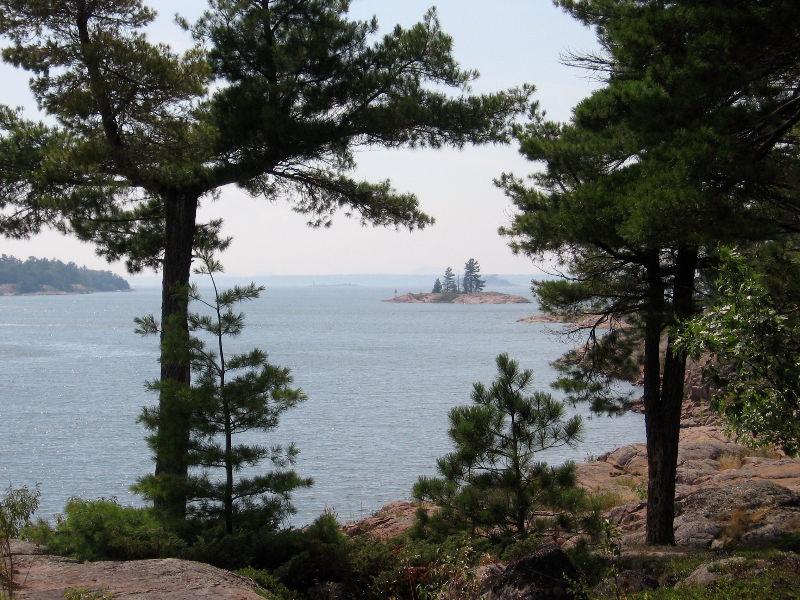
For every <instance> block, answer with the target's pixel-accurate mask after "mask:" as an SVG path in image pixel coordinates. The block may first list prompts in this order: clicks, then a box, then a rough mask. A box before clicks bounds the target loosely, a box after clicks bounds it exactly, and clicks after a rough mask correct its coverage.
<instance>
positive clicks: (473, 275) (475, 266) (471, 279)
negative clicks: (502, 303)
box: [464, 258, 486, 294]
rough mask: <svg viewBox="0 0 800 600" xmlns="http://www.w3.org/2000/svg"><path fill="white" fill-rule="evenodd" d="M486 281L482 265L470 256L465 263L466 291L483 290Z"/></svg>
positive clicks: (469, 292)
mask: <svg viewBox="0 0 800 600" xmlns="http://www.w3.org/2000/svg"><path fill="white" fill-rule="evenodd" d="M484 287H486V281H484V280H483V279H482V278H481V266H480V264H479V263H478V261H477V260H475V259H474V258H470V259H469V260H468V261H467V262H466V264H465V265H464V291H465V292H466V293H468V294H472V293H478V292H482V291H483V288H484Z"/></svg>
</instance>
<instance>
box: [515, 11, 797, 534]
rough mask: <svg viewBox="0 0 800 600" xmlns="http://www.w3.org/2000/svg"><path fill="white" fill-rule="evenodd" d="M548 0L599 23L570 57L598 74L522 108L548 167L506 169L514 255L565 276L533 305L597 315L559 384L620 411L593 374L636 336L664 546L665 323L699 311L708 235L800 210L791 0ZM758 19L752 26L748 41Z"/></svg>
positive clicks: (674, 390) (673, 441)
mask: <svg viewBox="0 0 800 600" xmlns="http://www.w3.org/2000/svg"><path fill="white" fill-rule="evenodd" d="M559 4H561V5H562V6H564V7H566V8H567V10H569V11H570V12H571V13H572V14H573V15H575V16H576V17H577V18H578V19H581V20H583V21H584V22H586V23H587V24H590V25H592V26H593V27H596V28H597V31H598V35H599V36H600V42H601V46H602V47H603V48H604V49H605V51H606V54H605V55H602V56H590V57H577V58H576V59H575V62H576V63H577V64H579V65H582V66H585V67H587V68H589V69H592V70H593V71H595V72H597V73H600V74H601V76H603V77H604V79H605V85H604V86H603V87H601V88H600V89H599V90H597V91H596V92H595V93H593V94H592V95H591V96H590V97H589V98H587V99H585V100H584V101H583V102H581V103H580V104H579V105H578V107H577V108H576V110H575V112H574V116H573V119H572V120H571V121H570V122H569V123H567V124H561V123H553V122H548V121H546V120H545V119H544V118H543V116H542V115H538V114H534V115H533V119H532V122H531V123H530V124H529V125H528V127H527V130H526V131H524V132H523V131H520V134H521V135H520V143H521V147H522V149H523V152H524V153H525V154H526V155H527V156H528V157H529V158H530V159H531V160H534V161H541V162H543V163H544V164H545V166H546V169H545V170H544V171H543V172H541V173H540V174H537V175H536V176H535V186H533V187H528V186H527V185H526V183H525V182H524V181H522V180H517V179H515V178H513V177H510V176H505V177H504V178H503V181H502V185H503V186H504V187H505V189H506V190H507V192H508V193H509V195H510V196H511V197H512V198H513V199H514V201H515V203H516V205H517V206H518V208H519V210H520V212H519V215H518V216H517V217H516V218H515V221H514V224H513V225H512V227H510V228H508V229H506V230H505V232H506V233H509V234H511V235H513V236H514V237H515V241H514V242H513V245H514V248H515V249H516V250H517V251H520V252H524V253H527V254H529V255H532V256H537V257H541V256H544V255H548V256H552V255H553V254H555V255H557V256H559V257H560V258H561V259H562V261H563V265H564V267H565V268H564V270H565V271H568V272H569V273H570V274H571V276H572V277H571V278H570V279H569V280H564V281H550V282H541V283H539V284H537V285H536V286H535V292H536V294H537V295H538V297H539V300H540V303H541V305H542V307H543V308H544V309H545V310H551V311H553V312H560V313H573V314H574V313H578V314H594V315H600V317H598V319H597V322H596V323H595V326H594V327H591V328H590V333H589V336H588V341H587V345H586V348H585V350H584V351H583V352H581V353H580V355H581V356H582V357H583V359H582V360H580V361H578V362H577V363H573V364H572V365H571V366H570V369H571V371H570V373H569V375H570V377H569V379H570V380H569V381H565V382H562V383H563V384H564V385H565V386H566V387H567V389H568V391H570V392H575V391H577V392H579V394H584V393H586V392H589V393H590V394H591V395H593V396H595V399H596V400H599V403H598V404H599V405H603V404H606V405H608V404H616V405H617V406H618V407H624V404H625V401H626V400H627V398H615V397H614V396H613V394H611V393H609V390H608V389H607V387H606V386H605V385H603V384H604V383H607V382H608V381H611V380H613V379H614V378H615V377H616V373H614V372H612V373H603V372H602V371H603V369H604V368H606V367H609V366H610V367H612V368H616V367H621V368H623V370H625V371H627V370H628V369H627V366H626V365H625V364H624V363H625V360H622V361H619V360H617V359H620V358H624V356H623V353H622V352H620V347H622V348H629V344H630V341H631V335H632V336H633V337H634V338H637V339H639V340H641V341H642V344H643V346H644V359H643V365H644V385H643V388H644V390H643V391H644V403H645V423H646V431H647V451H648V473H649V479H648V506H647V509H648V511H647V542H648V543H651V544H669V543H674V531H673V517H674V495H675V474H676V467H677V451H678V434H679V428H680V410H681V404H682V399H683V382H684V374H685V368H686V353H685V352H684V351H683V350H681V349H680V348H677V347H676V346H675V336H674V326H675V325H676V323H678V322H681V321H684V320H686V319H688V318H689V317H691V316H692V315H693V314H694V313H695V312H696V311H697V310H698V309H699V307H698V297H697V294H696V285H697V277H698V273H699V272H701V271H702V269H703V268H704V267H705V266H706V265H708V264H709V263H710V262H711V261H712V260H713V258H714V253H715V252H716V247H717V243H718V242H720V241H732V242H735V241H743V240H756V239H764V238H767V239H768V238H769V237H771V236H774V235H776V234H777V233H778V232H779V231H780V228H781V227H782V225H781V223H782V222H785V221H787V220H792V219H795V220H796V215H795V216H793V215H792V212H793V208H792V207H793V205H794V206H795V207H796V206H797V204H796V200H793V199H792V197H791V193H790V194H788V197H787V190H792V189H794V188H796V186H794V184H793V182H792V180H793V179H794V178H795V177H796V173H797V169H798V162H797V160H796V158H795V157H794V154H795V151H794V150H793V149H790V148H793V147H795V144H796V139H794V138H795V136H796V131H795V129H794V128H795V125H796V124H797V123H798V120H800V111H798V110H796V108H795V109H790V108H789V105H788V104H787V102H788V103H791V104H793V102H794V101H793V100H792V99H793V98H794V91H793V90H794V89H796V85H797V81H798V80H799V79H798V77H799V76H798V70H797V64H798V61H797V58H798V56H800V44H798V43H797V42H796V41H795V40H796V39H797V36H796V35H795V34H794V33H793V32H794V29H793V27H794V25H788V23H789V22H793V19H796V17H797V16H798V14H797V13H798V10H799V9H800V7H798V6H797V5H792V6H789V4H787V3H783V2H767V3H765V4H764V5H763V6H762V5H759V6H758V7H755V5H748V4H742V5H737V6H736V8H735V10H733V9H731V5H730V4H729V3H724V2H703V3H696V2H689V1H678V2H674V3H668V4H664V3H661V2H650V1H647V2H641V3H629V2H623V1H614V0H612V1H611V2H608V1H606V0H577V1H571V0H564V1H563V2H559ZM787 19H788V21H787ZM712 24H713V25H712ZM756 30H757V31H759V32H760V33H763V34H764V37H763V38H759V39H758V42H755V39H756V38H754V37H752V36H753V32H754V31H756ZM778 31H781V32H782V34H781V35H777V32H778ZM644 32H646V34H645V33H644ZM782 36H783V39H782ZM788 39H791V40H792V42H791V43H789V44H788V45H787V40H788ZM756 45H757V46H758V47H755V46H756ZM744 98H746V99H747V101H745V100H743V99H744ZM653 115H659V118H658V119H654V118H653ZM787 207H789V209H787ZM622 317H624V318H625V319H626V320H627V321H628V322H629V323H630V324H631V325H632V330H631V332H632V333H631V335H627V334H625V335H622V334H620V332H614V333H612V334H611V335H608V336H606V337H604V338H603V337H602V336H600V335H598V334H597V326H599V325H600V324H601V323H603V322H606V321H608V320H611V321H612V322H616V321H617V320H618V319H620V318H622ZM663 342H666V352H663V353H662V350H661V349H662V343H663ZM620 345H621V346H620ZM615 346H616V347H615ZM598 395H600V396H602V397H597V396H598ZM617 400H620V401H619V402H618V401H617Z"/></svg>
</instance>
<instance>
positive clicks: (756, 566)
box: [675, 556, 767, 589]
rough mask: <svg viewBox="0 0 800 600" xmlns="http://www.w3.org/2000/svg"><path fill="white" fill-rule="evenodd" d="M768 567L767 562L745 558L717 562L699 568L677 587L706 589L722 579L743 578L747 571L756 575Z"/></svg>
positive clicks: (734, 557)
mask: <svg viewBox="0 0 800 600" xmlns="http://www.w3.org/2000/svg"><path fill="white" fill-rule="evenodd" d="M766 566H767V561H765V560H756V561H748V559H746V558H744V557H743V556H733V557H731V558H724V559H722V560H715V561H714V562H710V563H705V564H702V565H700V566H699V567H697V568H696V569H695V570H694V571H692V572H691V573H690V574H689V576H688V577H686V579H684V580H682V581H679V582H678V583H677V584H676V585H675V587H676V588H678V589H681V588H687V587H694V586H703V587H705V586H708V585H711V584H712V583H715V582H716V581H719V580H720V579H725V578H728V579H732V578H736V577H741V576H742V574H743V572H744V571H745V570H746V571H748V572H749V573H750V574H755V573H757V572H759V571H761V570H763V569H764V568H765V567H766Z"/></svg>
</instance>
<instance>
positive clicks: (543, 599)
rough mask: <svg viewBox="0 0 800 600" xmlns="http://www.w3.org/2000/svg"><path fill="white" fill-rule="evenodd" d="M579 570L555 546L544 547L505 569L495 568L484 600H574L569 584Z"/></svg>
mask: <svg viewBox="0 0 800 600" xmlns="http://www.w3.org/2000/svg"><path fill="white" fill-rule="evenodd" d="M577 579H578V571H577V570H576V569H575V566H574V565H573V564H572V561H570V559H569V556H567V554H566V553H565V552H564V551H563V550H562V549H561V548H559V547H558V546H555V545H553V544H547V545H544V546H542V547H541V548H539V549H538V550H537V551H536V552H534V553H533V554H530V555H528V556H526V557H524V558H522V559H520V560H517V561H514V562H512V563H510V564H508V565H507V566H506V567H501V568H497V569H495V571H494V572H493V573H492V574H491V576H490V577H488V578H487V581H486V584H485V585H486V591H485V592H484V594H483V595H482V596H481V598H482V599H483V600H527V599H530V598H536V600H576V599H577V598H579V597H581V596H576V595H575V593H573V591H572V590H571V582H574V581H577Z"/></svg>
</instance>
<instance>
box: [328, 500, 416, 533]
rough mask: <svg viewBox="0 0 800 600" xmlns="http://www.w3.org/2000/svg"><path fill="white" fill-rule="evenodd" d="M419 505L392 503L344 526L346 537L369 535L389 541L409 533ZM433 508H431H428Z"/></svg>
mask: <svg viewBox="0 0 800 600" xmlns="http://www.w3.org/2000/svg"><path fill="white" fill-rule="evenodd" d="M419 507H420V504H419V503H416V502H407V501H402V500H401V501H397V502H390V503H389V504H387V505H386V506H384V507H383V508H381V509H380V510H378V511H377V512H375V513H374V514H372V515H370V516H369V517H365V518H363V519H360V520H358V521H353V522H352V523H347V524H345V525H343V526H342V531H344V533H345V535H348V536H350V537H355V536H358V535H365V534H366V535H369V536H370V537H372V538H374V539H376V540H389V539H392V538H395V537H398V536H399V535H402V534H403V533H405V532H406V531H408V530H409V529H410V528H411V526H412V525H414V520H415V519H416V514H417V509H418V508H419ZM428 508H431V507H428Z"/></svg>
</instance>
